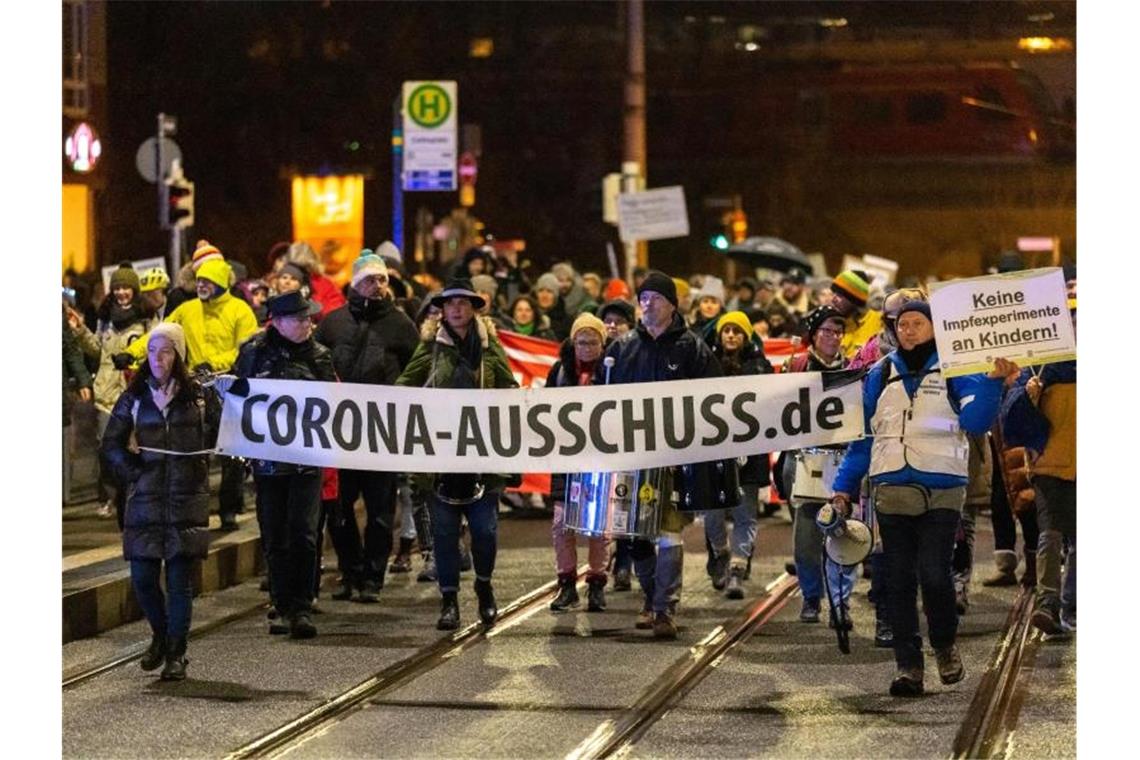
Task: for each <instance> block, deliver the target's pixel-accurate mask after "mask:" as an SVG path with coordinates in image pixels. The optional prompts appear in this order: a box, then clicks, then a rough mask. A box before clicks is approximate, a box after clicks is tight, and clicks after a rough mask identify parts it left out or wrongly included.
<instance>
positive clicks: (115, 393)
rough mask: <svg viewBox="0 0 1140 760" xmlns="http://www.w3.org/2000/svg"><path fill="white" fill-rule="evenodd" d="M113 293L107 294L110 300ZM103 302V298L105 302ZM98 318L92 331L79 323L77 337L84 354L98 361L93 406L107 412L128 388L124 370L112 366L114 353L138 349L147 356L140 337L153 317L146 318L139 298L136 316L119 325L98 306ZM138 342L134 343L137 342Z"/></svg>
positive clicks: (135, 309) (135, 305)
mask: <svg viewBox="0 0 1140 760" xmlns="http://www.w3.org/2000/svg"><path fill="white" fill-rule="evenodd" d="M112 298H114V296H107V299H108V300H110V299H112ZM104 303H105V304H106V301H105V302H104ZM100 312H101V317H100V320H99V324H98V326H97V328H96V330H95V332H91V331H90V330H88V329H87V326H86V325H80V328H79V331H78V332H77V333H76V338H77V339H78V340H79V345H80V347H81V348H82V349H83V353H84V355H85V356H87V357H88V358H90V359H91V360H92V361H94V360H95V359H96V358H97V359H98V361H99V369H98V370H96V372H95V381H94V387H93V394H94V397H95V408H96V409H98V410H99V411H101V412H104V413H108V414H109V413H110V412H111V409H112V408H113V407H114V406H115V402H116V401H118V399H119V396H120V395H121V394H122V392H123V391H124V390H126V388H127V379H126V375H124V374H123V370H120V369H115V364H114V361H113V359H114V356H115V355H116V354H121V353H126V352H134V351H138V350H139V348H141V351H139V353H138V357H139V358H141V357H143V356H146V341H145V340H144V341H141V342H140V341H139V338H141V337H142V336H144V335H146V334H147V333H148V332H149V331H150V329H151V328H152V327H153V326H154V324H155V320H153V319H150V318H148V317H146V316H145V315H144V313H143V311H142V309H141V308H140V307H139V306H138V299H137V298H136V299H135V302H134V311H133V314H134V315H135V316H134V317H133V318H129V319H125V320H116V321H118V326H116V325H115V322H112V321H111V320H110V319H104V318H103V316H105V315H106V313H107V312H106V311H105V310H104V309H102V308H101V309H100ZM136 344H137V345H136Z"/></svg>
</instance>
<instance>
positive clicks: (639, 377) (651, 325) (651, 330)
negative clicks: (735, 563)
mask: <svg viewBox="0 0 1140 760" xmlns="http://www.w3.org/2000/svg"><path fill="white" fill-rule="evenodd" d="M637 300H638V303H639V304H640V305H641V311H642V317H641V324H639V325H638V326H637V328H636V329H635V330H633V331H632V332H630V333H629V334H628V335H626V336H625V337H624V338H623V339H621V340H616V341H614V342H613V343H611V344H610V347H609V349H608V350H607V351H606V357H607V358H609V357H612V358H613V359H614V365H613V368H612V370H611V371H610V378H609V382H611V383H647V382H655V381H662V380H690V379H694V378H702V377H720V376H721V374H722V373H721V369H720V364H719V363H718V362H717V360H716V357H715V356H713V353H712V349H710V348H709V346H708V345H707V344H705V343H704V341H702V340H701V339H700V338H698V337H697V336H696V335H695V334H693V332H692V331H690V330H689V329H688V328H686V326H685V320H684V319H682V318H681V315H680V313H678V311H677V286H676V285H675V284H674V282H673V280H672V279H671V278H670V277H669V276H668V275H666V274H664V273H662V272H658V271H650V272H649V273H648V274H647V275H646V277H645V279H644V280H643V281H642V282H641V285H640V286H639V287H638V289H637ZM599 367H600V368H599V370H598V372H597V377H596V380H595V382H596V383H597V384H598V385H601V384H604V383H605V382H606V378H605V369H604V368H602V367H604V361H603V362H599ZM675 469H677V470H679V469H680V468H675ZM675 474H676V473H675ZM662 510H663V514H662V518H661V533H660V535H659V536H658V537H657V538H656V539H655V540H654V539H645V538H640V539H636V540H634V542H633V550H632V554H633V560H634V571H635V572H636V573H637V578H638V580H639V581H640V582H641V588H642V590H643V591H644V592H645V605H644V607H643V608H642V611H641V614H640V615H639V616H638V619H637V627H638V628H652V629H653V635H654V636H655V637H657V638H664V639H675V638H677V624H676V623H675V622H674V615H675V614H676V607H677V602H678V601H680V598H681V571H682V569H683V567H684V555H683V553H682V542H681V530H682V529H683V528H684V526H685V524H686V523H687V522H688V519H687V517H686V516H685V515H684V514H682V513H680V512H678V511H677V509H676V507H675V506H674V505H673V504H672V503H667V504H665V505H664V506H663V507H662Z"/></svg>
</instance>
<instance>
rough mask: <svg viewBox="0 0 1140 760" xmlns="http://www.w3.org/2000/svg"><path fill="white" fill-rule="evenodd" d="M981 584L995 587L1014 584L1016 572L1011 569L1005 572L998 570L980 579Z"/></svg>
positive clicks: (1015, 582)
mask: <svg viewBox="0 0 1140 760" xmlns="http://www.w3.org/2000/svg"><path fill="white" fill-rule="evenodd" d="M982 585H983V586H985V587H986V588H995V587H997V586H1016V585H1017V573H1015V572H1013V571H1012V570H1010V571H1008V572H1005V571H1002V570H999V571H998V572H997V573H996V574H994V575H991V576H990V577H989V578H986V579H985V580H983V581H982Z"/></svg>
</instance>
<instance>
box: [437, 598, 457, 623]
mask: <svg viewBox="0 0 1140 760" xmlns="http://www.w3.org/2000/svg"><path fill="white" fill-rule="evenodd" d="M435 627H436V628H438V629H439V630H441V631H454V630H455V629H456V628H458V627H459V596H458V595H457V594H456V593H455V592H454V591H444V592H443V604H442V606H441V609H440V612H439V622H437V623H436V624H435Z"/></svg>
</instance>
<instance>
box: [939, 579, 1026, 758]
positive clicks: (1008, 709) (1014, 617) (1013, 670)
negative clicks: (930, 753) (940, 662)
mask: <svg viewBox="0 0 1140 760" xmlns="http://www.w3.org/2000/svg"><path fill="white" fill-rule="evenodd" d="M1033 599H1034V593H1033V591H1032V589H1028V588H1023V589H1022V590H1021V591H1020V593H1019V594H1018V596H1017V598H1016V599H1014V602H1013V605H1012V606H1011V607H1010V610H1009V614H1008V615H1007V616H1006V621H1005V625H1004V626H1003V628H1002V634H1001V638H1000V639H999V640H998V643H997V645H996V646H995V647H994V651H993V654H992V655H991V657H990V660H989V662H988V663H987V665H986V669H985V671H984V672H983V673H982V679H981V681H980V682H979V684H978V688H977V690H976V691H975V692H974V698H973V699H972V700H971V702H970V706H969V708H968V709H967V710H966V717H965V718H964V719H963V720H962V726H961V728H959V730H958V734H957V736H955V738H954V746H953V750H952V753H951V755H950V757H951V759H952V760H962V759H963V758H993V757H1006V756H1007V755H1008V753H1009V750H1010V748H1011V742H1012V739H1013V734H1014V730H1015V728H1016V726H1017V719H1018V716H1019V714H1020V712H1021V705H1022V703H1023V702H1024V700H1025V692H1026V684H1027V681H1026V678H1024V677H1019V676H1025V675H1027V674H1028V672H1029V671H1031V669H1032V666H1033V662H1034V661H1035V660H1036V658H1037V648H1038V645H1039V644H1040V642H1041V634H1040V632H1038V631H1037V630H1036V629H1035V628H1033V626H1032V625H1030V622H1029V620H1030V616H1031V615H1032V613H1033Z"/></svg>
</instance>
